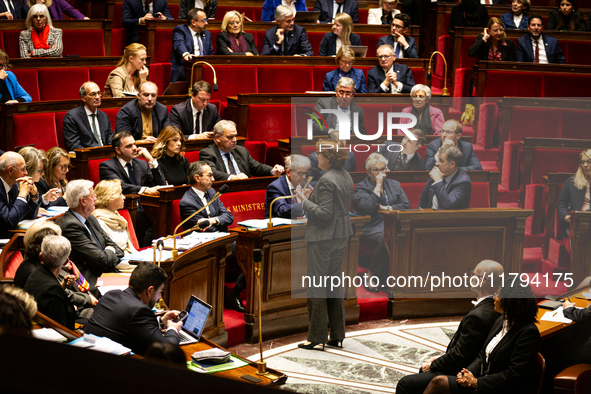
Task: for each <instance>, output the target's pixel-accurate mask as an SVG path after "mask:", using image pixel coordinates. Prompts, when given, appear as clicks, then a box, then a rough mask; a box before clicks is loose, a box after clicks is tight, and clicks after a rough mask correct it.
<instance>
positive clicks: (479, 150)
mask: <svg viewBox="0 0 591 394" xmlns="http://www.w3.org/2000/svg"><path fill="white" fill-rule="evenodd" d="M472 147H473V148H474V153H475V154H476V157H478V160H480V162H481V163H482V162H483V161H496V160H497V157H498V156H499V150H498V149H497V148H493V149H484V148H483V147H482V146H480V145H476V144H475V143H474V141H472Z"/></svg>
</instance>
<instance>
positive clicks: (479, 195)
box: [423, 182, 490, 208]
mask: <svg viewBox="0 0 591 394" xmlns="http://www.w3.org/2000/svg"><path fill="white" fill-rule="evenodd" d="M423 186H424V185H423ZM470 208H490V195H489V193H488V182H472V195H471V196H470Z"/></svg>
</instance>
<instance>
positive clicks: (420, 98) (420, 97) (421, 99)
mask: <svg viewBox="0 0 591 394" xmlns="http://www.w3.org/2000/svg"><path fill="white" fill-rule="evenodd" d="M426 98H427V97H423V96H413V98H412V99H413V100H416V101H423V100H425V99H426Z"/></svg>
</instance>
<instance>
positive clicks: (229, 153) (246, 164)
mask: <svg viewBox="0 0 591 394" xmlns="http://www.w3.org/2000/svg"><path fill="white" fill-rule="evenodd" d="M237 136H238V132H237V131H236V123H234V122H232V121H231V120H221V121H219V122H218V123H217V124H216V125H215V126H214V128H213V142H214V143H213V144H211V145H210V146H208V147H207V148H205V149H203V150H201V151H200V152H199V158H200V159H201V160H202V161H206V162H207V163H208V164H209V165H210V167H211V169H212V170H213V176H214V178H215V180H216V181H225V180H232V179H247V178H250V177H251V176H277V175H281V174H283V171H284V169H283V166H280V165H279V164H277V165H275V167H271V166H268V165H266V164H263V163H259V162H258V161H256V160H255V159H253V158H252V156H251V155H250V153H248V151H247V150H246V148H245V147H243V146H239V145H237V144H236V137H237Z"/></svg>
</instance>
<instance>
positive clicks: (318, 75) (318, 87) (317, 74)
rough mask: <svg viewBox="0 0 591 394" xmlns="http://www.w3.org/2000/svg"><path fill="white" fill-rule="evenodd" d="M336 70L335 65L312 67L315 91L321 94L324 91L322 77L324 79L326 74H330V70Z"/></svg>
mask: <svg viewBox="0 0 591 394" xmlns="http://www.w3.org/2000/svg"><path fill="white" fill-rule="evenodd" d="M336 68H337V65H336V64H335V65H334V67H326V66H317V67H314V69H313V70H312V79H313V85H314V90H315V91H317V92H322V91H323V90H324V77H326V74H327V73H329V72H331V71H332V70H335V69H336Z"/></svg>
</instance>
